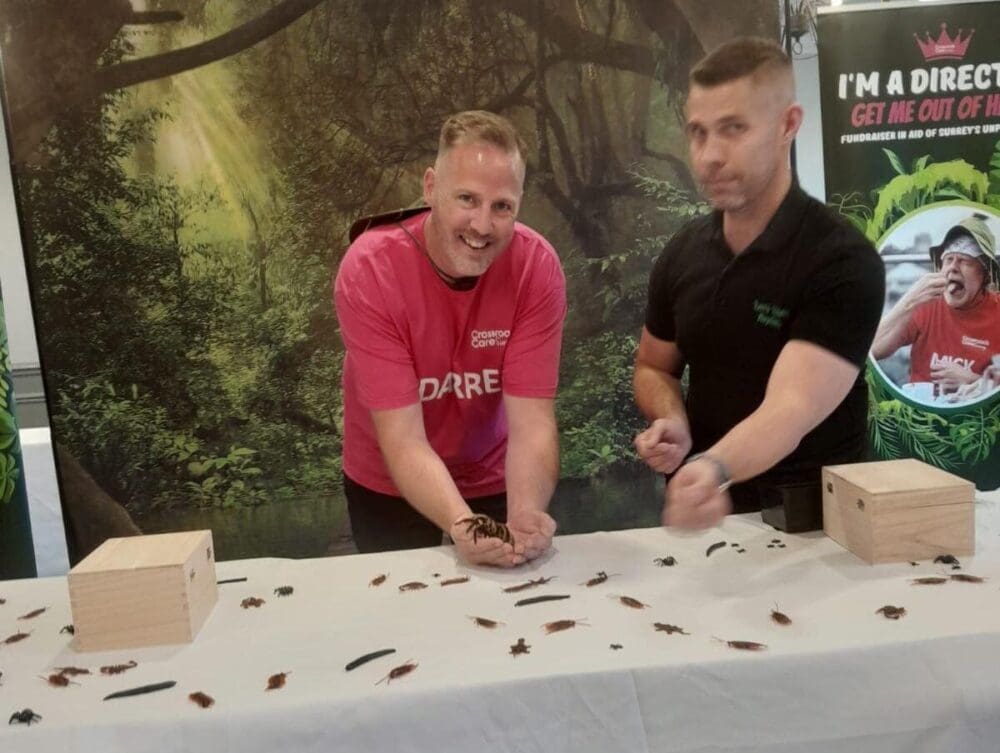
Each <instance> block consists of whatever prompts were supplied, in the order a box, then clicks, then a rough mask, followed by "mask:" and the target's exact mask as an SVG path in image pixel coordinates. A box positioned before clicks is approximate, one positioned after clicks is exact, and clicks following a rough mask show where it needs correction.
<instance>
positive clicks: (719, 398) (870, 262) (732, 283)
mask: <svg viewBox="0 0 1000 753" xmlns="http://www.w3.org/2000/svg"><path fill="white" fill-rule="evenodd" d="M884 295H885V271H884V268H883V264H882V259H881V257H880V256H879V255H878V253H877V252H876V251H875V249H874V248H873V247H872V245H871V243H869V242H868V240H867V239H866V238H865V237H864V236H863V235H862V234H861V233H860V232H859V231H858V230H857V229H855V228H854V227H853V226H852V225H850V224H849V223H848V222H847V221H845V220H844V219H842V218H840V217H838V216H837V215H836V214H834V212H833V211H832V210H830V209H828V208H827V207H826V206H825V205H823V204H822V203H820V202H819V201H816V200H815V199H813V198H811V197H810V196H808V195H807V194H806V193H805V192H804V191H802V189H801V188H799V187H798V186H797V185H793V186H792V188H791V189H790V190H789V192H788V195H787V196H786V197H785V199H784V201H783V202H782V204H781V206H780V207H779V208H778V211H777V212H776V213H775V215H774V217H772V218H771V222H770V223H769V224H768V225H767V227H766V228H765V229H764V232H763V233H761V235H760V237H758V238H757V239H756V240H755V241H754V242H753V243H752V244H751V245H750V246H749V247H748V248H747V249H746V250H744V251H743V253H741V254H738V255H734V254H733V252H732V251H731V250H730V249H729V247H728V245H727V244H726V241H725V238H724V236H723V233H722V213H721V212H714V213H712V214H711V215H708V216H705V217H701V218H698V219H695V220H693V221H692V222H690V223H688V224H687V225H685V226H684V227H683V228H682V229H681V230H680V231H679V232H678V233H677V234H676V235H675V236H674V237H673V238H672V239H671V240H670V242H669V243H668V244H667V247H666V248H665V249H664V250H663V253H662V254H661V255H660V257H659V259H658V260H657V262H656V265H655V267H654V268H653V273H652V276H651V278H650V285H649V303H648V308H647V310H646V328H647V329H648V330H649V332H650V334H652V335H653V336H654V337H656V338H659V339H660V340H666V341H670V342H675V343H676V344H677V346H678V348H679V349H680V352H681V354H682V355H683V357H684V360H685V361H686V362H687V364H688V365H689V367H690V373H689V388H688V393H687V398H686V406H687V412H688V420H689V421H690V424H691V437H692V440H693V451H695V452H698V451H702V450H705V449H707V448H708V447H711V446H712V445H713V444H715V443H716V442H717V441H718V440H719V439H721V438H722V436H723V435H725V434H726V433H727V432H728V431H729V430H730V429H732V428H733V426H735V425H736V424H737V423H739V422H740V421H742V420H743V419H744V418H746V417H747V416H748V415H749V414H750V413H752V412H753V411H754V410H756V409H757V407H758V406H759V405H760V404H761V401H762V400H763V399H764V392H765V389H766V387H767V382H768V379H769V377H770V375H771V369H772V367H773V366H774V362H775V361H776V360H777V358H778V354H779V353H780V352H781V350H782V348H783V347H784V346H785V343H787V342H788V341H789V340H807V341H809V342H811V343H815V344H816V345H819V346H820V347H822V348H825V349H826V350H829V351H831V352H833V353H835V354H836V355H838V356H841V357H842V358H844V359H846V360H848V361H850V362H851V363H854V364H856V365H857V366H859V367H861V371H860V372H859V375H858V379H857V380H856V381H855V383H854V385H853V386H852V387H851V390H850V392H849V393H848V395H847V397H846V398H844V400H843V402H841V404H840V405H839V406H838V407H837V408H836V409H835V410H834V411H833V413H832V414H830V416H829V417H827V418H826V420H824V421H823V422H822V423H821V424H820V425H819V426H817V427H816V429H814V430H813V431H812V432H810V433H809V434H807V435H806V436H805V437H804V438H803V439H802V442H801V443H800V444H799V446H798V447H797V448H796V449H795V451H794V452H792V454H791V455H789V456H788V457H787V458H785V459H784V460H782V461H781V462H780V463H779V464H778V465H777V466H776V467H775V468H774V469H772V470H771V471H769V472H767V473H766V474H764V475H763V476H762V477H761V478H763V479H766V480H767V481H769V482H774V483H795V482H803V481H812V480H814V479H817V480H818V474H817V471H818V469H819V468H820V467H821V466H823V465H828V464H831V463H850V462H856V461H858V460H861V459H862V458H863V456H864V454H865V451H866V448H867V426H866V423H867V421H866V419H867V404H868V403H867V397H868V396H867V388H866V385H865V380H864V371H865V370H864V365H865V361H866V358H867V355H868V350H869V348H870V347H871V343H872V339H873V338H874V336H875V330H876V328H877V327H878V323H879V318H880V316H881V313H882V304H883V299H884ZM761 441H767V437H761Z"/></svg>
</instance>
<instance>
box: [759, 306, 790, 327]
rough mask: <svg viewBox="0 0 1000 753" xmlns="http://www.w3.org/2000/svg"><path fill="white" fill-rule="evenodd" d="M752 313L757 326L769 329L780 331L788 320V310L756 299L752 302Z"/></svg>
mask: <svg viewBox="0 0 1000 753" xmlns="http://www.w3.org/2000/svg"><path fill="white" fill-rule="evenodd" d="M753 312H754V314H756V316H757V324H762V325H764V326H765V327H770V328H771V329H780V328H781V325H782V324H784V323H785V319H787V318H788V309H785V308H782V307H781V306H778V305H776V304H774V303H767V302H765V301H761V300H758V299H756V298H755V299H754V301H753Z"/></svg>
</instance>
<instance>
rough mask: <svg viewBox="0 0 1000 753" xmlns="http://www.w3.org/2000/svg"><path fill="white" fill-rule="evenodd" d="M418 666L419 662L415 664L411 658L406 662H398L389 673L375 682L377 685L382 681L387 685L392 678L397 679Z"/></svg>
mask: <svg viewBox="0 0 1000 753" xmlns="http://www.w3.org/2000/svg"><path fill="white" fill-rule="evenodd" d="M419 666H420V665H419V664H415V663H414V661H413V660H412V659H411V660H410V661H408V662H406V664H400V665H399V666H398V667H393V668H392V669H390V670H389V674H387V675H386V676H385V677H383V678H382V679H381V680H379V681H378V682H377V683H375V684H376V685H378V684H380V683H383V682H384V683H385V684H386V685H388V684H389V683H390V682H392V681H393V680H398V679H399V678H400V677H403V676H405V675H408V674H410V672H412V671H413V670H415V669H416V668H417V667H419Z"/></svg>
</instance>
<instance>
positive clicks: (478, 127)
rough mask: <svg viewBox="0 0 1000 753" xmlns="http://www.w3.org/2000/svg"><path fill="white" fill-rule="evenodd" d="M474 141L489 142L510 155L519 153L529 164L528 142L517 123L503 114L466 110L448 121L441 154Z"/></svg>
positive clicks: (445, 125)
mask: <svg viewBox="0 0 1000 753" xmlns="http://www.w3.org/2000/svg"><path fill="white" fill-rule="evenodd" d="M473 141H485V142H486V143H487V144H493V145H494V146H498V147H500V148H501V149H503V150H504V151H505V152H508V153H510V154H514V153H515V152H516V153H517V154H518V155H519V156H520V157H521V161H522V162H524V161H525V156H524V153H525V144H524V140H523V139H522V138H521V136H520V135H519V134H518V132H517V129H515V128H514V124H513V123H511V122H510V121H509V120H507V118H505V117H503V116H502V115H497V114H495V113H492V112H487V111H486V110H466V111H465V112H459V113H456V114H455V115H452V116H451V117H450V118H448V119H447V120H446V121H445V122H444V125H443V126H441V137H440V139H439V140H438V154H439V155H440V154H444V153H445V152H446V151H448V150H449V149H451V147H453V146H455V144H458V143H470V142H473Z"/></svg>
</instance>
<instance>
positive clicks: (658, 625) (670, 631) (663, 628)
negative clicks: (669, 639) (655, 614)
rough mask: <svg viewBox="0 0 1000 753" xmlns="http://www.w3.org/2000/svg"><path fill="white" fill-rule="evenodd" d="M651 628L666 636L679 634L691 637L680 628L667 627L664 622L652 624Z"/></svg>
mask: <svg viewBox="0 0 1000 753" xmlns="http://www.w3.org/2000/svg"><path fill="white" fill-rule="evenodd" d="M653 627H654V628H656V629H657V630H658V631H662V632H664V633H666V634H667V635H673V634H674V633H680V634H681V635H691V633H689V632H687V631H686V630H685V629H684V628H682V627H677V625H668V624H667V623H665V622H654V623H653Z"/></svg>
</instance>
